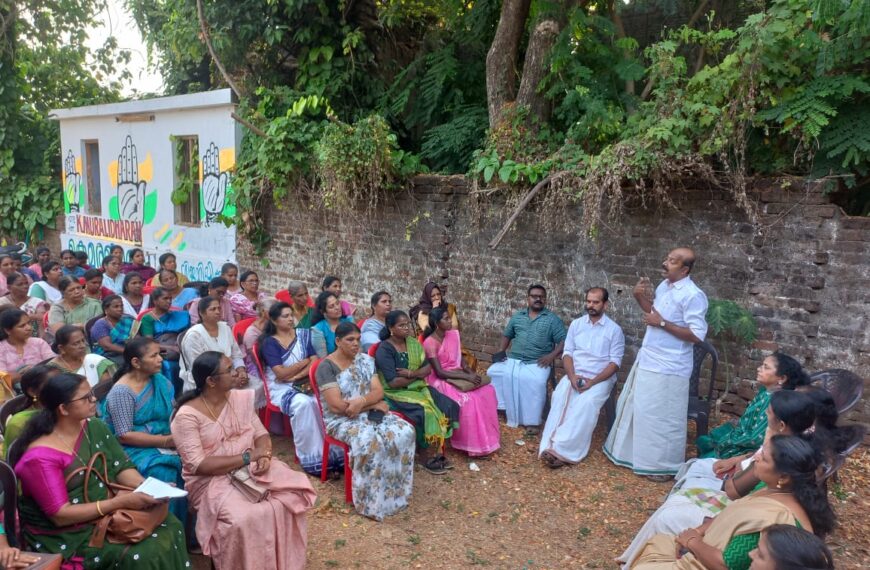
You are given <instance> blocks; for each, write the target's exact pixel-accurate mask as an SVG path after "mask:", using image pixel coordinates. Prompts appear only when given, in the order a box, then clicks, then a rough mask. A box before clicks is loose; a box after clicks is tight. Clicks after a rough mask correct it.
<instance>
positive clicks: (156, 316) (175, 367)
mask: <svg viewBox="0 0 870 570" xmlns="http://www.w3.org/2000/svg"><path fill="white" fill-rule="evenodd" d="M151 303H152V305H153V307H152V308H151V310H150V311H148V312H147V313H145V314H144V315H142V319H141V324H140V325H139V334H141V335H142V336H147V337H151V338H153V339H154V340H156V341H157V342H158V343H159V344H160V353H161V355H162V356H163V375H164V376H166V377H167V378H169V379H170V380H171V381H172V384H173V385H174V386H175V389H176V392H178V393H179V394H180V393H181V381H180V376H179V364H178V361H179V359H180V358H181V354H180V352H179V350H178V336H179V335H180V334H181V333H183V332H184V331H186V330H187V329H188V328H189V327H190V316H189V315H188V314H187V311H180V310H177V309H174V308H173V307H172V295H170V294H169V293H168V292H167V291H165V290H164V289H163V288H162V287H158V288H157V289H154V291H152V292H151Z"/></svg>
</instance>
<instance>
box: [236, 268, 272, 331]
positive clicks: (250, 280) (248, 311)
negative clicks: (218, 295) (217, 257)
mask: <svg viewBox="0 0 870 570" xmlns="http://www.w3.org/2000/svg"><path fill="white" fill-rule="evenodd" d="M239 283H240V284H241V287H242V290H241V291H240V292H238V293H235V294H234V295H232V296H231V297H230V304H231V305H232V306H233V313H235V315H236V321H240V320H242V319H249V318H251V317H256V316H257V311H255V310H254V303H256V302H257V301H260V300H262V299H265V298H266V293H264V292H263V291H260V277H259V276H258V275H257V274H256V273H255V272H253V271H245V272H244V273H242V275H241V277H239Z"/></svg>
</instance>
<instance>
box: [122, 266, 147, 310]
mask: <svg viewBox="0 0 870 570" xmlns="http://www.w3.org/2000/svg"><path fill="white" fill-rule="evenodd" d="M144 286H145V282H144V281H142V277H140V276H139V274H138V273H128V274H127V275H125V276H124V284H123V285H122V286H121V300H122V301H123V303H124V314H125V315H128V316H131V317H133V318H134V319H135V318H136V317H138V316H139V313H140V312H142V309H147V308H148V304H149V302H150V301H151V296H150V295H149V294H148V293H143V292H142V289H143V288H144Z"/></svg>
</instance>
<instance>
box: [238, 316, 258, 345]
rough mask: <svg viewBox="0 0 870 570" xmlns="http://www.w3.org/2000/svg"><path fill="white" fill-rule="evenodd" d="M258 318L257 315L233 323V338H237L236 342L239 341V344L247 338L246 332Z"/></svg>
mask: <svg viewBox="0 0 870 570" xmlns="http://www.w3.org/2000/svg"><path fill="white" fill-rule="evenodd" d="M256 320H257V317H248V318H247V319H242V320H240V321H239V322H237V323H236V324H235V325H233V338H234V339H236V342H237V343H239V345H241V344H242V340H243V339H244V338H245V332H246V331H247V330H248V328H249V327H250V326H251V325H252V324H254V321H256Z"/></svg>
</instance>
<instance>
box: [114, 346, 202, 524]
mask: <svg viewBox="0 0 870 570" xmlns="http://www.w3.org/2000/svg"><path fill="white" fill-rule="evenodd" d="M162 361H163V358H162V357H161V356H160V345H158V344H157V343H156V342H155V341H154V340H152V339H150V338H147V337H136V338H135V339H133V340H131V341H130V342H128V343H127V345H126V346H125V347H124V364H123V365H122V366H121V368H120V370H118V372H117V373H116V374H115V377H114V380H113V381H114V383H115V385H114V386H112V389H111V390H110V391H109V395H108V396H106V400H105V402H104V403H103V404H101V407H102V412H103V420H105V422H106V423H107V424H108V426H109V429H110V430H111V431H112V433H114V434H115V436H116V437H117V438H118V441H120V442H121V446H122V447H123V448H124V451H125V452H126V453H127V456H128V457H129V458H130V460H131V461H132V462H133V463H134V464H135V465H136V470H137V471H139V473H141V474H142V475H144V476H145V477H154V478H155V479H160V480H161V481H165V482H167V483H174V484H175V485H177V486H178V487H183V486H184V480H183V479H182V478H181V459H180V458H179V457H178V453H176V452H175V443H174V442H173V440H172V435H171V431H170V428H169V418H170V416H171V415H172V408H173V400H174V396H175V391H174V390H173V388H172V384H171V383H170V382H169V380H167V379H166V377H165V376H163V375H162V374H161V373H160V370H161V364H162ZM172 507H173V513H174V514H175V515H176V516H177V517H178V518H180V519H182V520H184V516H185V515H186V513H187V504H186V503H185V502H183V501H174V502H173V503H172Z"/></svg>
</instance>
